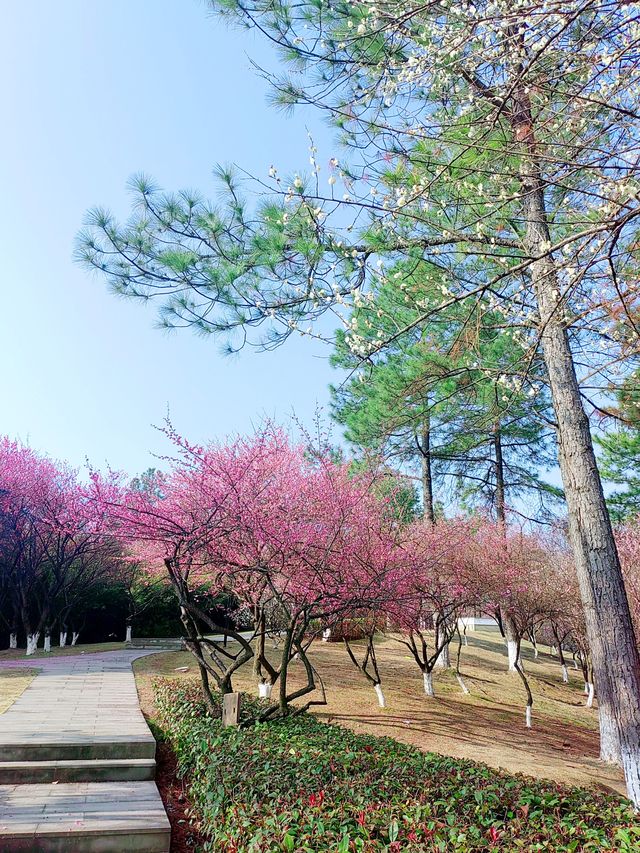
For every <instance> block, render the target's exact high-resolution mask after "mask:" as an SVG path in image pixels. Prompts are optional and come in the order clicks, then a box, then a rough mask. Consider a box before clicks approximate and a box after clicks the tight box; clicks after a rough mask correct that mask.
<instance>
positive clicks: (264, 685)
mask: <svg viewBox="0 0 640 853" xmlns="http://www.w3.org/2000/svg"><path fill="white" fill-rule="evenodd" d="M272 688H273V684H272V683H271V682H270V681H259V682H258V698H259V699H270V698H271V690H272Z"/></svg>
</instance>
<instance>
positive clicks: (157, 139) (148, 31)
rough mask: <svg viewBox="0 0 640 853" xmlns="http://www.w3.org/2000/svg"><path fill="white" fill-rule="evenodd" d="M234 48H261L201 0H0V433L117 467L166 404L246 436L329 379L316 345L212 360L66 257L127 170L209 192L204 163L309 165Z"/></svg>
mask: <svg viewBox="0 0 640 853" xmlns="http://www.w3.org/2000/svg"><path fill="white" fill-rule="evenodd" d="M249 57H251V58H253V59H257V60H258V61H259V62H261V63H262V64H268V65H269V66H270V67H274V65H275V63H276V59H275V57H274V56H273V55H272V54H270V53H269V52H266V48H265V47H264V45H263V44H262V43H261V42H259V41H256V40H255V39H254V38H253V36H252V35H251V34H250V33H247V32H242V31H238V30H230V29H228V28H226V27H225V26H223V24H222V23H221V22H220V21H218V20H216V19H215V18H213V17H211V16H210V15H209V14H208V13H207V10H206V7H205V4H204V2H200V0H57V2H51V0H30V2H20V3H17V2H13V3H6V4H5V6H4V8H3V22H2V28H1V29H0V93H1V94H0V97H1V102H2V130H1V131H0V187H1V190H2V195H3V199H2V205H1V206H0V241H1V248H2V304H1V310H0V340H1V345H2V352H3V362H4V367H3V370H2V373H1V374H0V375H1V380H0V381H1V385H2V388H1V400H2V404H1V408H0V412H1V422H0V433H5V434H8V435H10V436H12V437H18V438H21V439H22V440H25V441H28V442H29V444H30V445H31V446H32V447H34V448H36V449H39V450H43V451H46V452H48V453H50V454H51V455H52V456H54V457H56V458H62V459H67V460H69V461H70V462H72V463H73V464H75V465H82V464H83V462H84V459H85V457H89V458H90V459H91V461H92V463H94V464H96V465H102V464H103V463H104V462H105V461H107V462H108V463H109V464H110V465H111V466H112V467H113V468H122V469H124V470H127V471H129V472H131V473H134V472H136V471H140V470H143V469H145V468H147V467H149V466H150V465H152V464H154V460H153V458H152V457H151V456H150V455H149V451H150V450H153V451H159V450H162V449H164V448H165V445H164V444H163V442H162V441H161V439H160V437H159V436H158V434H157V433H156V432H155V431H154V430H153V428H152V424H160V423H161V422H162V419H163V417H164V415H165V413H166V409H167V406H169V407H170V410H171V417H172V420H173V422H174V424H175V426H176V428H177V429H178V430H179V431H181V432H183V434H185V435H187V436H188V437H189V438H191V439H192V440H196V441H202V440H205V439H207V438H213V437H217V436H220V437H221V436H225V435H227V434H230V433H234V432H245V431H249V430H250V429H251V428H252V424H255V423H257V422H259V421H260V420H261V419H262V418H263V417H265V416H268V417H272V418H275V419H277V420H278V421H280V422H283V423H287V422H288V418H289V417H290V414H291V412H292V410H293V409H295V411H296V413H297V415H298V417H299V418H300V419H301V420H302V421H303V422H305V423H308V424H310V423H311V420H312V417H313V413H314V411H315V408H316V405H318V404H319V405H320V406H325V407H326V404H327V401H328V391H327V385H328V383H329V382H330V381H332V380H333V381H335V380H336V376H335V374H334V371H332V370H331V368H330V367H329V364H328V361H327V359H328V355H329V350H328V348H326V347H324V346H323V345H322V344H317V343H316V344H314V343H311V342H309V341H306V340H304V341H303V340H295V341H293V340H292V341H290V342H289V343H288V344H287V345H286V346H285V347H284V348H281V349H280V350H278V351H277V352H275V353H258V352H251V351H248V350H247V351H246V352H244V353H242V354H240V355H239V356H236V357H233V358H228V357H226V356H223V355H222V354H221V353H220V351H219V349H218V346H217V344H216V343H214V342H213V341H212V340H211V339H207V340H203V339H199V338H197V337H195V336H194V335H193V334H192V333H190V332H188V331H179V332H176V333H172V334H166V333H164V332H160V331H158V330H157V329H155V328H154V322H155V315H154V310H153V308H152V307H145V306H142V305H140V304H138V303H133V302H126V301H121V300H119V299H116V298H115V297H113V296H111V295H109V294H108V293H107V291H106V287H105V285H104V282H103V281H102V280H100V279H98V278H94V277H92V276H90V275H88V274H87V273H86V272H85V271H84V270H83V269H81V268H79V267H78V266H77V265H75V264H74V262H73V259H72V254H73V242H74V237H75V235H76V233H77V231H78V230H79V228H80V227H81V225H82V220H83V217H84V214H85V212H86V210H87V209H88V208H90V207H92V206H94V205H97V204H99V205H104V206H105V207H108V208H110V209H112V210H113V211H114V212H115V213H116V214H119V215H120V216H123V215H126V214H127V212H128V209H129V205H128V194H127V191H126V182H127V179H128V178H129V177H130V176H131V175H132V174H133V173H135V172H140V171H144V172H145V173H147V174H149V175H151V176H152V177H154V178H155V179H156V180H157V182H158V183H160V184H161V185H162V186H163V187H165V188H166V189H176V190H177V189H181V188H197V189H199V190H200V191H202V192H203V193H207V194H209V193H211V194H213V193H215V183H214V181H213V179H212V176H211V173H212V167H213V166H214V164H215V163H218V162H224V163H229V162H235V163H237V164H239V165H241V166H243V167H245V168H247V169H248V170H249V171H251V172H252V173H254V174H257V175H266V173H267V171H268V169H269V166H270V165H271V163H275V164H276V165H278V166H279V167H280V168H284V169H286V167H290V168H291V170H292V171H293V169H294V167H295V166H296V165H298V166H299V167H300V168H302V169H304V167H305V164H306V163H307V162H308V151H307V146H308V139H307V127H309V128H310V129H311V130H312V132H313V134H314V137H315V139H316V141H317V142H319V143H320V150H321V151H323V150H325V151H328V154H327V159H328V157H329V156H331V154H332V153H333V152H332V151H331V140H330V137H329V135H328V131H327V130H326V129H324V128H323V126H322V124H321V122H320V119H319V117H318V116H316V115H313V114H304V113H299V114H296V115H294V117H293V118H288V117H283V116H282V114H280V113H277V112H275V111H274V110H273V109H272V108H271V107H269V106H268V104H267V86H266V84H265V83H264V82H263V81H261V80H260V79H259V78H258V77H257V76H256V74H255V72H254V71H253V70H252V68H251V67H250V62H249Z"/></svg>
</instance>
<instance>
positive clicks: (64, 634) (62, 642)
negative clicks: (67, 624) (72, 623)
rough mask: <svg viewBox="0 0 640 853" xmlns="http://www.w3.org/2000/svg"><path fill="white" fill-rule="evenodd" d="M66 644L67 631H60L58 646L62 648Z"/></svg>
mask: <svg viewBox="0 0 640 853" xmlns="http://www.w3.org/2000/svg"><path fill="white" fill-rule="evenodd" d="M66 645H67V632H66V631H60V648H61V649H63V648H64V647H65V646H66Z"/></svg>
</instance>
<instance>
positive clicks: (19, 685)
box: [0, 667, 37, 714]
mask: <svg viewBox="0 0 640 853" xmlns="http://www.w3.org/2000/svg"><path fill="white" fill-rule="evenodd" d="M36 672H37V670H35V669H27V668H26V667H25V668H24V669H17V668H13V669H5V670H0V714H4V712H5V711H6V710H7V709H8V708H10V707H11V706H12V705H13V703H14V702H15V701H16V699H17V698H18V697H19V696H20V695H21V694H22V693H24V691H25V690H26V689H27V687H28V686H29V685H30V684H31V682H32V681H33V679H34V677H35V675H36Z"/></svg>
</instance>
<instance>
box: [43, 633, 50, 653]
mask: <svg viewBox="0 0 640 853" xmlns="http://www.w3.org/2000/svg"><path fill="white" fill-rule="evenodd" d="M44 651H45V652H50V651H51V634H45V635H44Z"/></svg>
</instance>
